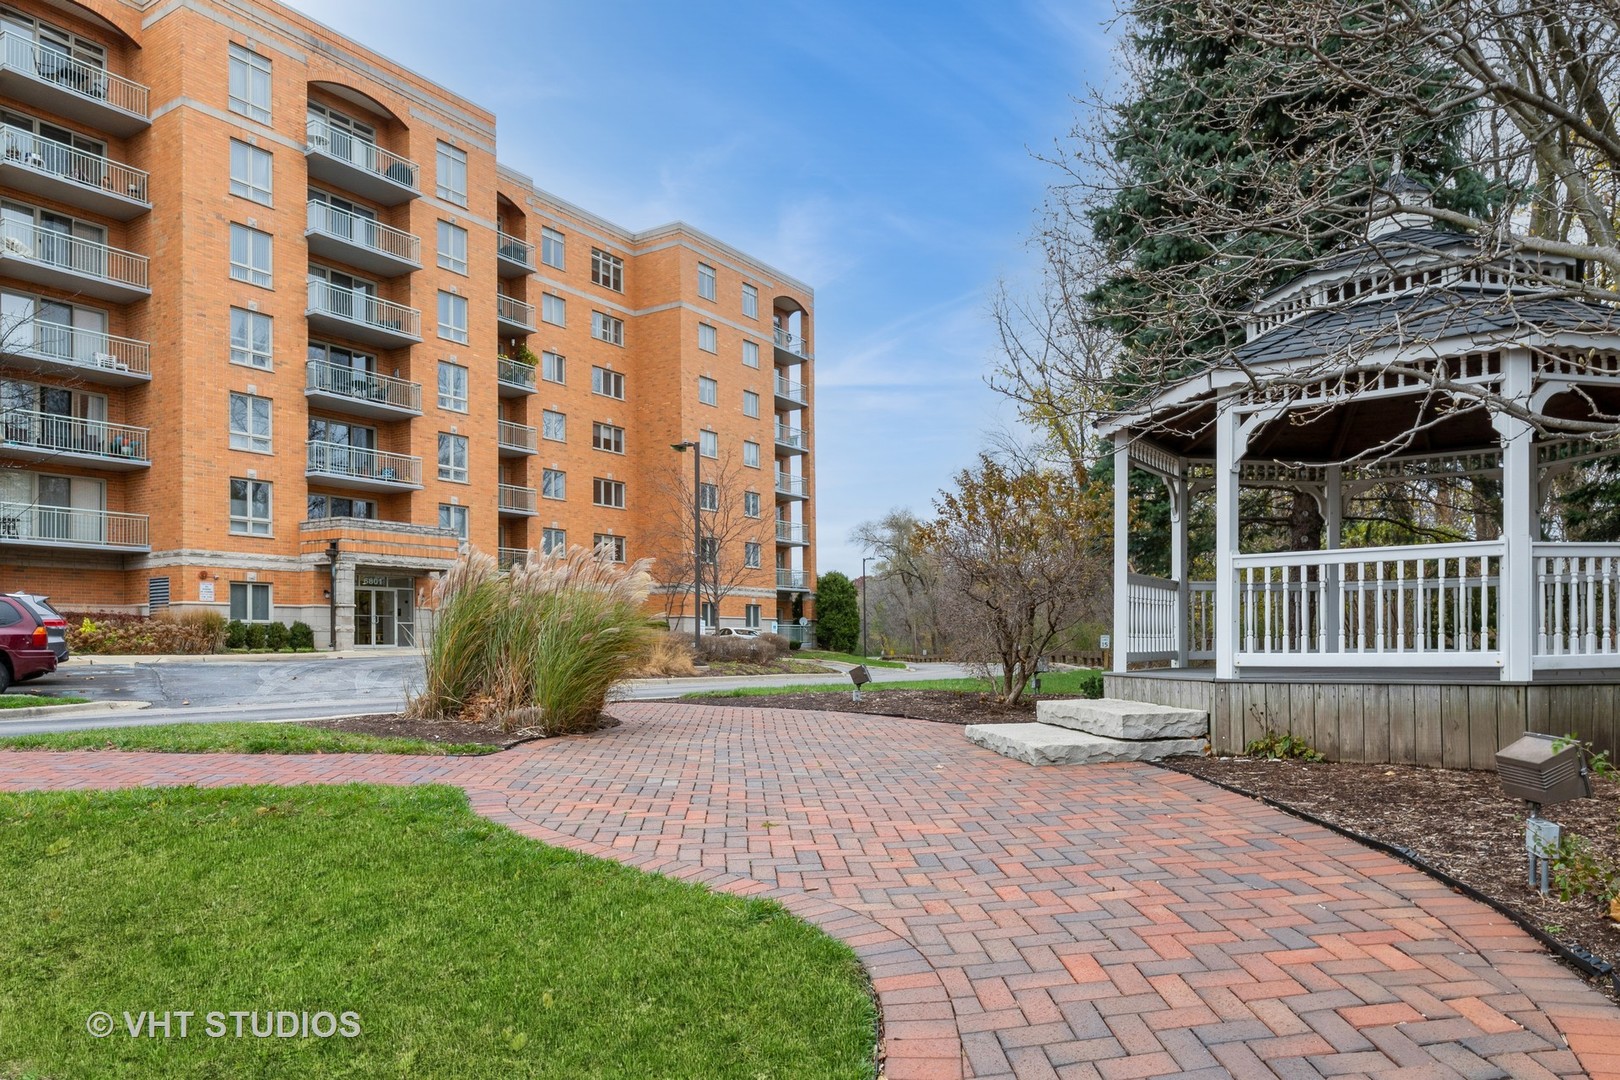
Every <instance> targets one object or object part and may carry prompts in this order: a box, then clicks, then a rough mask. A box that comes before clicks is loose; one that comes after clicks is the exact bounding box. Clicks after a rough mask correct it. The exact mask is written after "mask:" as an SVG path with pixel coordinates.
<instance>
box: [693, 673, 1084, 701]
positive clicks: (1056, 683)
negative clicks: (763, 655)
mask: <svg viewBox="0 0 1620 1080" xmlns="http://www.w3.org/2000/svg"><path fill="white" fill-rule="evenodd" d="M1085 675H1086V672H1084V671H1053V672H1049V673H1047V674H1045V675H1042V676H1041V693H1042V694H1080V693H1083V692H1084V689H1083V686H1082V679H1083V678H1084V676H1085ZM991 688H992V684H991V683H990V682H989V681H988V680H986V679H919V680H917V681H915V682H873V683H867V684H866V685H865V686H863V687H861V692H862V693H863V694H864V693H874V692H876V693H889V692H891V691H896V690H963V691H968V692H979V693H988V692H989V691H990V690H991ZM849 690H850V687H849V684H847V683H817V684H806V685H802V686H740V687H738V688H736V689H735V690H711V691H709V692H707V693H702V694H683V695H682V696H681V698H680V700H682V701H703V700H706V699H710V698H729V697H768V696H774V695H776V694H847V693H849ZM1031 691H1033V684H1032V685H1031Z"/></svg>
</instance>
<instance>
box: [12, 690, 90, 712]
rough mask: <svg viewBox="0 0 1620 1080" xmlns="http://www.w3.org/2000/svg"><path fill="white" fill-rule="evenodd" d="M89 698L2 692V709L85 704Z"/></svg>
mask: <svg viewBox="0 0 1620 1080" xmlns="http://www.w3.org/2000/svg"><path fill="white" fill-rule="evenodd" d="M89 700H90V699H89V698H82V697H73V696H71V695H69V696H67V697H52V696H50V695H49V694H0V709H32V708H34V707H35V706H37V705H83V704H84V703H85V702H87V701H89Z"/></svg>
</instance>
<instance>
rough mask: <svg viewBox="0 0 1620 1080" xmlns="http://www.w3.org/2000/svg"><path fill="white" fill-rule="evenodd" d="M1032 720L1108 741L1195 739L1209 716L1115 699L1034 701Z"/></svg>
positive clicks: (1205, 728)
mask: <svg viewBox="0 0 1620 1080" xmlns="http://www.w3.org/2000/svg"><path fill="white" fill-rule="evenodd" d="M1035 719H1036V720H1038V721H1040V722H1041V723H1043V724H1052V725H1055V726H1057V727H1066V728H1073V729H1074V730H1075V731H1084V732H1087V733H1089V734H1092V735H1102V736H1105V737H1106V738H1110V739H1195V738H1201V737H1203V736H1205V735H1208V734H1209V713H1206V712H1199V711H1198V710H1196V709H1178V708H1175V707H1173V706H1170V705H1152V704H1149V703H1148V702H1145V701H1122V700H1120V699H1119V698H1097V699H1094V700H1089V701H1088V700H1085V699H1083V698H1077V699H1071V700H1067V701H1037V702H1036V703H1035Z"/></svg>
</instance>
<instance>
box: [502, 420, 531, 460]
mask: <svg viewBox="0 0 1620 1080" xmlns="http://www.w3.org/2000/svg"><path fill="white" fill-rule="evenodd" d="M495 441H496V443H497V444H499V445H500V446H506V447H510V448H512V449H513V450H523V451H526V452H528V453H531V454H532V453H534V452H535V449H536V448H537V447H538V446H539V445H540V444H539V441H538V432H537V431H536V430H535V429H534V428H533V427H532V426H531V425H529V424H519V423H516V422H514V421H511V420H501V421H499V422H498V423H497V424H496V425H495Z"/></svg>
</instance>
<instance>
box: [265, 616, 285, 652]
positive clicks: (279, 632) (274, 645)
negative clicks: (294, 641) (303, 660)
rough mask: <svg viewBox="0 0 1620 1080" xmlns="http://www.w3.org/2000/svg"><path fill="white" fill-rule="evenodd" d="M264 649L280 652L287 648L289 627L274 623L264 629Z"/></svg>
mask: <svg viewBox="0 0 1620 1080" xmlns="http://www.w3.org/2000/svg"><path fill="white" fill-rule="evenodd" d="M264 647H265V648H267V649H275V650H276V651H277V652H280V651H281V650H282V649H285V648H286V647H287V626H286V624H285V623H278V622H273V623H271V624H269V625H268V626H266V627H265V628H264Z"/></svg>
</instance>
